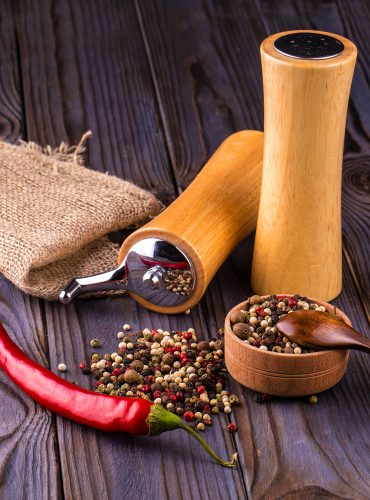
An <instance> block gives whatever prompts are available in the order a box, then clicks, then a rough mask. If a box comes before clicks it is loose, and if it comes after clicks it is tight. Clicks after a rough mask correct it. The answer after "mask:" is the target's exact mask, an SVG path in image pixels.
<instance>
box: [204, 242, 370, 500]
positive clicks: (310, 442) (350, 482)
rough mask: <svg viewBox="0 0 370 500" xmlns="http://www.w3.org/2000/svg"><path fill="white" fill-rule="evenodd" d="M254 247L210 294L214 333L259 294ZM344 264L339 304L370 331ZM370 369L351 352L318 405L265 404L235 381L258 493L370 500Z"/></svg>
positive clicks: (236, 258) (246, 461) (235, 260)
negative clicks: (252, 278)
mask: <svg viewBox="0 0 370 500" xmlns="http://www.w3.org/2000/svg"><path fill="white" fill-rule="evenodd" d="M252 245H253V239H252V238H249V239H248V240H247V241H246V242H245V243H243V244H242V245H241V246H240V247H239V248H238V249H237V250H236V251H235V252H234V254H233V256H232V259H230V261H229V262H227V263H226V264H225V265H224V266H223V268H222V269H221V270H220V272H219V273H218V275H217V276H216V278H215V279H214V280H213V282H212V283H211V286H210V289H209V290H208V292H207V294H206V296H205V299H203V307H204V311H205V312H204V315H205V316H206V318H207V323H208V325H209V327H210V329H211V330H213V331H215V329H216V328H217V327H218V326H220V325H221V324H222V322H223V319H224V314H225V311H227V310H229V309H230V308H231V307H232V306H234V305H235V304H236V303H238V302H240V301H241V300H243V298H244V297H247V296H248V295H250V294H251V293H253V292H252V290H251V289H250V285H249V272H250V269H249V268H250V260H251V250H252ZM344 263H345V264H344V288H343V292H342V294H341V295H340V297H339V298H338V299H337V300H336V301H335V302H334V303H335V304H336V305H338V307H340V308H342V309H343V310H344V311H346V312H347V313H348V314H349V316H350V318H351V320H352V321H353V324H354V326H355V327H356V328H358V329H359V330H362V331H364V333H367V334H368V335H369V336H370V332H369V331H368V330H366V325H367V321H366V318H365V317H364V313H363V309H362V307H361V302H360V298H359V296H358V294H357V290H356V288H355V286H354V284H353V281H352V277H351V274H350V273H349V270H348V266H347V264H346V261H344ZM369 371H370V364H369V359H368V357H366V354H363V353H357V352H352V353H351V355H350V360H349V363H348V368H347V372H346V375H345V377H344V378H343V380H342V381H341V382H340V383H339V384H338V385H337V386H336V387H334V388H333V389H331V390H329V391H326V392H325V393H322V394H320V395H319V396H318V397H319V404H318V405H317V406H311V405H309V404H308V403H307V400H306V399H304V398H302V399H299V398H295V399H291V400H287V399H286V400H284V399H279V398H275V399H273V400H271V401H270V402H268V403H266V404H258V403H256V402H255V401H254V395H253V393H252V392H251V391H249V390H248V389H243V388H242V387H241V386H240V385H239V384H238V383H236V382H231V386H232V391H233V392H235V393H236V394H238V395H239V397H240V398H241V401H242V405H241V407H239V408H238V409H237V412H236V423H237V425H238V428H239V432H238V433H237V434H236V440H237V445H238V449H239V450H241V453H242V456H241V460H242V467H243V469H244V470H245V471H246V477H247V484H248V488H249V493H250V495H251V497H252V498H254V499H262V498H263V499H266V498H268V499H275V498H289V499H299V498H305V499H312V500H313V499H316V498H324V497H325V498H351V499H362V500H365V499H366V498H368V496H369V494H370V486H369V483H368V470H369V466H370V463H369V453H368V449H369V445H370V442H369V436H368V432H367V429H368V408H369V404H370V401H369V394H370V392H369V382H368V381H369Z"/></svg>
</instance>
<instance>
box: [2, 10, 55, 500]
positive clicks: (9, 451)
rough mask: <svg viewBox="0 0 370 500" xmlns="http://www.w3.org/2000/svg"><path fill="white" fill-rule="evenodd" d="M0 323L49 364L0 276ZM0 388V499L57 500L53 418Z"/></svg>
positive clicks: (6, 101)
mask: <svg viewBox="0 0 370 500" xmlns="http://www.w3.org/2000/svg"><path fill="white" fill-rule="evenodd" d="M13 9H14V2H12V1H10V0H9V1H8V0H4V1H2V2H1V9H0V135H1V137H2V138H5V139H6V140H8V141H10V142H15V141H17V140H18V139H19V138H22V137H24V136H25V127H24V122H23V120H22V115H23V96H22V85H21V84H22V75H21V73H20V67H19V59H18V55H19V54H18V52H19V51H18V45H17V38H16V36H15V23H14V11H13ZM0 321H1V322H3V323H4V325H5V326H6V328H7V330H8V332H9V334H10V335H11V337H12V338H13V339H14V340H15V341H16V342H17V344H18V345H20V346H21V348H22V349H24V351H25V352H26V353H27V354H28V355H29V356H31V357H32V358H33V359H35V360H36V361H38V362H39V363H41V364H43V365H46V366H47V365H48V346H47V339H46V335H45V329H44V326H43V321H42V314H41V309H40V305H39V301H38V300H37V299H34V298H31V297H28V296H26V295H25V294H23V293H21V292H20V291H19V290H17V289H16V288H15V287H14V286H13V285H12V284H11V283H9V282H8V281H7V280H6V279H5V278H3V277H1V278H0ZM0 389H1V395H0V399H1V416H0V497H1V498H15V499H18V498H26V497H27V498H30V499H36V498H37V499H48V498H57V497H58V496H60V495H61V484H60V467H59V461H58V453H57V449H56V446H55V441H56V432H55V421H54V419H53V417H52V416H51V415H50V413H48V412H46V411H44V410H43V409H42V408H40V407H39V406H38V405H35V404H34V403H33V402H32V401H31V400H30V399H29V398H28V397H27V396H25V395H23V394H22V393H21V391H19V390H18V389H17V387H16V386H15V385H14V384H13V383H12V382H10V381H9V380H8V379H7V377H6V376H5V375H4V374H3V373H2V372H1V373H0ZM36 468H37V474H35V469H36ZM25 478H29V480H27V481H26V480H25Z"/></svg>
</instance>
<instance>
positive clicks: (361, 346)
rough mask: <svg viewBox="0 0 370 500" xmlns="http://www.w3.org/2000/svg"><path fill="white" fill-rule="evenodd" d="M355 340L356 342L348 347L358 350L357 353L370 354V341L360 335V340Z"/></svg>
mask: <svg viewBox="0 0 370 500" xmlns="http://www.w3.org/2000/svg"><path fill="white" fill-rule="evenodd" d="M354 331H355V330H354ZM356 333H357V332H356ZM353 340H354V342H352V343H351V344H350V345H348V347H349V348H350V349H356V350H357V351H363V352H367V353H368V354H370V340H369V339H367V338H366V337H363V336H362V335H359V334H358V338H356V340H355V339H353Z"/></svg>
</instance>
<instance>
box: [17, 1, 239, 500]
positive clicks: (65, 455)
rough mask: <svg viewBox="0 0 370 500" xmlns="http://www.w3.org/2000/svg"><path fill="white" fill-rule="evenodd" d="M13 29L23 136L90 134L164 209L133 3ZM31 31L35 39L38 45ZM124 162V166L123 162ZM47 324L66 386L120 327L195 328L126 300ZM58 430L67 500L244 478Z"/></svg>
mask: <svg viewBox="0 0 370 500" xmlns="http://www.w3.org/2000/svg"><path fill="white" fill-rule="evenodd" d="M41 10H42V12H43V15H42V16H41V15H40V12H41ZM18 30H19V38H20V48H21V52H22V68H23V71H24V72H25V73H26V74H27V78H26V81H25V84H24V92H25V96H26V101H27V109H26V113H27V124H28V130H29V137H30V138H32V139H34V140H37V141H38V142H42V143H51V144H57V143H58V142H59V141H60V140H61V139H63V138H66V137H67V138H69V139H70V140H71V139H73V140H76V139H77V138H78V136H79V135H80V134H81V133H82V132H83V130H84V129H85V128H92V129H93V131H94V127H95V130H97V131H98V133H97V134H96V137H95V139H93V144H92V147H90V165H91V166H93V167H96V168H100V165H101V163H100V160H101V159H104V156H103V153H102V152H104V154H105V155H106V158H109V171H110V172H112V173H116V174H118V175H120V176H123V177H125V178H127V177H131V178H133V179H134V180H136V182H138V183H140V184H141V185H144V186H146V187H149V188H151V187H154V188H156V189H158V190H161V194H163V197H164V198H167V199H168V198H170V197H171V196H173V194H174V189H173V185H172V181H171V179H172V177H171V176H172V174H171V168H170V165H169V163H168V161H167V156H166V154H167V153H166V144H165V141H164V138H163V135H162V131H161V126H160V117H159V115H158V113H157V108H156V104H155V94H154V92H153V87H152V83H151V79H150V74H149V70H148V66H147V63H146V59H145V53H144V46H143V44H142V41H141V35H140V30H139V29H138V24H137V20H136V14H135V11H134V9H133V6H132V3H131V2H125V4H122V3H120V2H109V3H108V6H107V4H104V6H103V5H102V4H101V3H100V2H91V3H89V4H87V3H86V2H64V3H58V2H55V3H49V2H36V3H35V2H32V5H31V3H30V2H23V3H22V4H21V6H20V17H19V19H18ZM38 32H40V33H43V38H41V37H36V36H34V34H35V33H38ZM51 82H52V84H51ZM40 100H41V102H40ZM81 103H82V104H81ZM54 106H55V108H54ZM53 109H55V113H54V112H53ZM98 122H99V123H98ZM98 125H99V127H100V128H99V127H98ZM115 126H116V127H118V128H117V130H116V129H115ZM127 157H128V158H129V162H128V161H122V162H121V160H122V159H125V158H127ZM144 167H145V168H144ZM105 168H106V167H105ZM45 318H46V326H47V332H48V340H49V345H50V353H51V354H50V360H51V361H50V363H51V367H52V369H53V370H54V371H55V369H56V366H57V364H58V363H59V362H61V361H64V362H65V363H66V364H67V366H68V372H67V374H66V376H67V377H68V378H69V379H76V380H78V382H79V383H80V384H85V385H87V384H88V383H89V381H88V380H87V379H86V378H84V377H82V376H81V375H80V374H79V373H77V371H78V370H77V365H78V363H79V362H80V361H81V360H82V359H84V358H85V355H86V353H88V352H90V349H88V348H87V346H88V342H89V339H91V338H92V337H96V336H98V337H99V338H101V339H103V341H104V346H105V348H106V349H107V350H112V349H113V348H115V347H116V345H117V339H116V338H115V337H114V332H116V331H117V330H118V329H119V328H120V326H121V325H122V323H124V322H129V323H131V324H132V325H135V327H137V328H138V327H144V326H151V325H156V326H157V327H159V326H162V327H171V328H174V329H178V328H181V327H184V326H185V325H187V326H188V327H189V326H190V325H191V324H192V323H193V322H194V323H195V324H196V325H198V326H199V325H200V324H201V319H200V318H199V312H197V310H196V311H194V312H193V320H192V319H191V318H190V317H188V316H181V317H179V318H172V317H166V316H162V317H160V316H158V315H156V314H154V313H149V312H148V311H146V310H144V309H142V308H140V307H139V306H137V305H136V303H135V302H134V301H133V300H132V299H130V298H128V297H126V298H122V299H112V298H111V299H101V300H89V301H80V302H78V303H77V304H73V305H71V306H69V307H68V308H65V307H64V306H61V305H60V304H49V303H46V304H45ZM108 346H109V347H108ZM224 424H225V422H223V429H222V431H221V429H220V425H221V422H220V423H219V424H217V423H216V424H215V426H214V428H213V429H212V430H209V431H208V432H207V436H208V438H209V440H210V441H211V442H212V443H213V445H214V447H215V449H216V450H217V451H218V452H219V453H220V455H223V456H230V455H231V452H232V451H233V442H232V439H231V437H230V435H229V434H228V433H227V432H225V428H224ZM57 430H58V444H59V452H60V460H61V467H62V478H63V489H64V495H65V497H66V498H74V499H77V498H88V497H90V496H94V497H95V496H98V497H99V498H114V497H116V496H117V497H125V496H126V493H127V491H131V492H135V494H136V496H138V497H139V498H147V497H149V496H150V497H151V498H158V499H162V498H169V497H173V495H174V494H175V495H176V496H177V497H178V498H180V497H181V495H182V494H183V495H184V497H186V496H188V497H193V498H208V497H209V491H215V492H217V493H216V495H217V497H218V498H225V499H226V498H230V497H232V498H243V497H244V495H245V490H244V487H243V478H242V475H241V474H240V471H238V470H236V471H231V470H226V469H221V468H220V466H218V465H216V464H214V463H213V462H212V461H211V460H210V459H209V458H208V457H207V456H205V455H204V454H203V452H202V451H201V449H200V448H199V447H198V446H197V445H196V444H194V443H192V442H191V440H190V439H189V437H188V436H187V435H181V433H179V432H176V433H173V434H172V435H166V436H163V437H161V438H155V439H144V438H132V437H129V436H111V435H106V434H103V433H98V432H94V431H92V430H89V429H84V428H82V427H80V426H78V425H74V424H73V423H70V422H67V421H65V420H63V419H60V418H57ZM195 476H197V477H198V481H194V480H193V478H194V477H195ZM225 485H226V489H225ZM174 492H175V493H174Z"/></svg>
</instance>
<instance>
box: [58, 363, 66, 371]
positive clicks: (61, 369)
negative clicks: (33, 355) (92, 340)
mask: <svg viewBox="0 0 370 500" xmlns="http://www.w3.org/2000/svg"><path fill="white" fill-rule="evenodd" d="M58 371H60V372H65V371H67V367H66V365H65V364H64V363H59V365H58Z"/></svg>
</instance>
